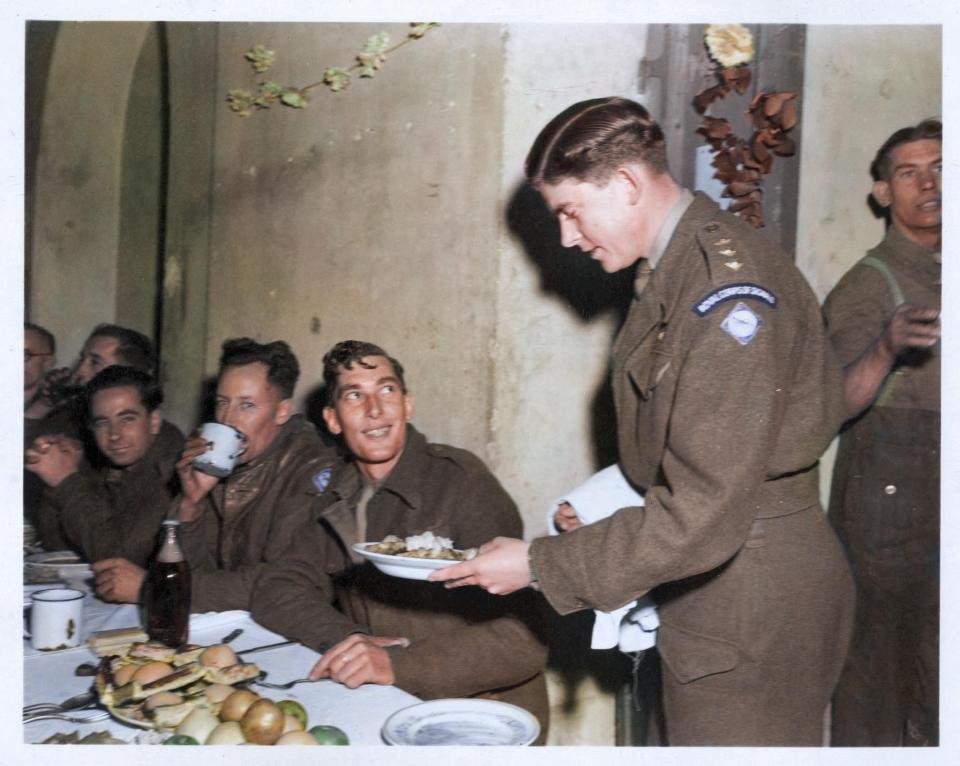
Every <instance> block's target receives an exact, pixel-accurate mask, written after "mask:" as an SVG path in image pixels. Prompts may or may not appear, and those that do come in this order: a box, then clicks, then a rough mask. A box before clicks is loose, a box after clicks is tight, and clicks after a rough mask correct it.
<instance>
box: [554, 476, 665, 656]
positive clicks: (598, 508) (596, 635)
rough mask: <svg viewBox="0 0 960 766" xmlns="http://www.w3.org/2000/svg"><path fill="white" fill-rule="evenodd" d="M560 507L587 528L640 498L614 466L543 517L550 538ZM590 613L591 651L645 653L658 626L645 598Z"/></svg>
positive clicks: (653, 609)
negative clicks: (566, 507) (566, 508)
mask: <svg viewBox="0 0 960 766" xmlns="http://www.w3.org/2000/svg"><path fill="white" fill-rule="evenodd" d="M561 503H567V504H568V505H570V506H571V507H572V508H573V509H574V510H575V511H576V513H577V516H578V518H579V519H580V521H582V522H583V523H584V524H591V523H592V522H594V521H597V520H599V519H605V518H606V517H607V516H611V515H612V514H613V513H615V512H616V511H618V510H620V509H621V508H627V507H630V506H641V505H643V495H641V494H639V493H638V492H637V491H636V490H635V489H634V488H633V487H631V486H630V484H629V483H628V482H627V480H626V479H625V478H624V476H623V474H622V473H621V472H620V468H619V466H617V465H616V464H614V465H611V466H607V467H606V468H604V469H603V470H602V471H598V472H597V473H595V474H594V475H593V476H591V477H590V478H589V479H587V480H586V481H585V482H583V484H581V485H580V486H578V487H576V488H574V489H572V490H570V491H569V492H567V493H566V494H565V495H564V496H563V497H561V498H558V499H557V500H556V502H554V504H553V506H552V507H551V508H550V511H549V513H548V515H547V527H548V529H549V530H550V534H554V535H556V534H559V532H558V530H557V528H556V527H555V526H554V523H553V517H554V515H555V514H556V512H557V509H558V508H559V506H560V504H561ZM568 534H569V533H568ZM594 612H595V614H596V618H595V619H594V623H593V636H592V638H591V641H590V648H591V649H612V648H613V647H615V646H619V648H620V650H621V651H624V652H636V651H640V650H643V649H649V648H650V647H651V646H653V645H654V644H655V643H656V641H657V628H658V627H659V625H660V621H659V619H658V618H657V607H656V605H655V604H654V602H653V601H652V600H651V599H650V598H649V597H647V596H643V597H641V598H640V599H639V600H637V601H631V602H630V603H628V604H624V605H623V606H621V607H620V608H619V609H615V610H614V611H612V612H600V611H597V610H594Z"/></svg>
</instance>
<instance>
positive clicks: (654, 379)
mask: <svg viewBox="0 0 960 766" xmlns="http://www.w3.org/2000/svg"><path fill="white" fill-rule="evenodd" d="M651 335H652V336H653V338H652V341H650V342H644V343H642V344H641V345H640V346H639V347H638V348H637V350H636V351H634V352H633V354H631V355H630V357H629V358H628V359H627V363H626V365H625V367H626V370H627V375H628V376H629V377H630V382H631V383H632V384H633V387H634V389H635V390H636V392H637V393H638V394H639V395H640V397H641V398H643V399H649V398H650V397H651V396H652V394H653V391H654V390H655V389H656V388H657V386H659V385H661V383H662V382H663V380H664V379H665V378H666V377H667V376H668V375H669V373H670V370H671V367H672V365H673V354H672V352H671V349H670V348H669V346H668V345H667V344H666V343H664V338H665V331H662V330H661V331H660V332H658V333H655V334H653V333H652V334H651Z"/></svg>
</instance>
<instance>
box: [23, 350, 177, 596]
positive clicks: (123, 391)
mask: <svg viewBox="0 0 960 766" xmlns="http://www.w3.org/2000/svg"><path fill="white" fill-rule="evenodd" d="M85 398H86V406H87V410H88V420H89V428H90V431H91V432H92V433H93V440H94V442H95V443H96V445H97V449H98V450H99V452H100V455H99V457H100V460H98V461H97V467H95V468H91V467H90V466H89V465H88V464H87V463H86V462H85V461H84V460H83V447H82V445H81V443H80V442H79V441H76V440H74V439H71V438H69V437H66V436H63V435H47V436H41V437H38V438H37V439H36V440H35V441H34V443H33V446H32V447H31V448H30V449H28V450H27V452H26V469H27V470H28V471H32V472H34V473H35V474H37V475H38V476H39V477H40V478H41V479H42V480H43V482H44V483H45V484H46V485H47V486H46V489H45V492H44V498H43V502H42V503H41V506H40V528H41V530H42V535H43V539H44V542H45V544H46V547H47V549H48V550H54V549H55V548H70V549H73V550H75V551H77V552H78V553H79V554H80V555H81V556H83V557H84V558H85V559H86V560H87V561H91V562H94V564H93V567H94V570H95V571H96V573H97V592H98V594H99V595H100V596H101V597H102V598H105V599H107V600H111V601H112V600H118V595H119V594H121V593H124V592H126V591H127V590H131V589H132V590H134V598H135V594H136V592H138V591H139V586H140V581H141V580H142V573H143V567H145V566H146V564H147V560H148V559H149V558H150V555H151V553H152V552H153V549H154V548H155V547H156V543H157V533H158V531H159V530H160V522H161V521H162V520H163V518H164V517H165V515H166V513H167V510H168V509H169V507H170V501H171V499H172V498H173V497H174V495H175V494H176V491H177V490H176V488H177V479H176V470H175V466H176V461H177V456H178V455H179V453H180V449H181V447H182V445H183V436H182V435H181V434H180V431H179V430H178V429H177V428H176V427H175V426H173V425H170V424H168V423H165V422H164V421H163V417H162V415H161V411H160V405H161V403H162V402H163V392H162V391H161V389H160V386H159V384H158V383H157V382H156V381H155V380H154V379H153V378H152V377H151V376H150V375H148V374H147V373H145V372H141V371H140V370H137V369H134V368H133V367H125V366H121V365H114V366H111V367H107V368H106V369H104V370H102V371H101V372H99V373H98V374H97V375H96V376H94V378H93V379H92V380H91V381H90V382H89V383H88V384H87V390H86V396H85ZM120 600H124V599H120Z"/></svg>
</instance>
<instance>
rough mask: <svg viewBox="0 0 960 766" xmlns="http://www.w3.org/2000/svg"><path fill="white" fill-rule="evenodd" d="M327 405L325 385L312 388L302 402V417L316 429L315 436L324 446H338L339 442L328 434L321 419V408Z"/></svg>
mask: <svg viewBox="0 0 960 766" xmlns="http://www.w3.org/2000/svg"><path fill="white" fill-rule="evenodd" d="M326 403H327V387H326V384H325V383H320V384H319V385H316V386H314V387H313V388H311V389H310V391H309V392H308V393H307V396H306V398H305V399H304V400H303V415H304V417H305V418H306V419H307V420H309V421H310V422H311V423H313V425H314V426H315V427H316V429H317V434H318V435H319V437H320V441H322V442H323V443H324V444H325V445H326V446H328V447H333V446H339V442H340V440H339V439H338V438H337V437H336V436H334V435H333V434H332V433H330V429H328V428H327V423H326V421H325V420H324V419H323V408H324V405H325V404H326Z"/></svg>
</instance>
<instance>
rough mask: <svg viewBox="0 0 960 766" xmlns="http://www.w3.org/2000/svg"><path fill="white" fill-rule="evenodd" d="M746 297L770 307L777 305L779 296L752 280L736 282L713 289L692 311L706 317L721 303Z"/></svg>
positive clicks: (694, 305)
mask: <svg viewBox="0 0 960 766" xmlns="http://www.w3.org/2000/svg"><path fill="white" fill-rule="evenodd" d="M744 298H747V299H750V300H755V301H760V302H761V303H766V304H767V305H768V306H769V307H770V308H774V309H775V308H776V307H777V296H776V295H774V294H773V293H772V292H770V291H769V290H768V289H767V288H765V287H761V286H760V285H755V284H753V283H752V282H736V283H734V284H727V285H723V286H721V287H718V288H717V289H715V290H711V291H710V292H709V293H707V294H706V295H704V296H703V297H702V298H701V299H700V300H698V301H697V302H696V303H694V304H693V306H692V311H693V313H694V314H696V315H697V316H701V317H704V316H706V315H707V314H709V313H710V312H711V311H713V310H714V309H715V308H716V307H717V306H719V305H720V304H721V303H726V302H727V301H732V300H737V299H744Z"/></svg>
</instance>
